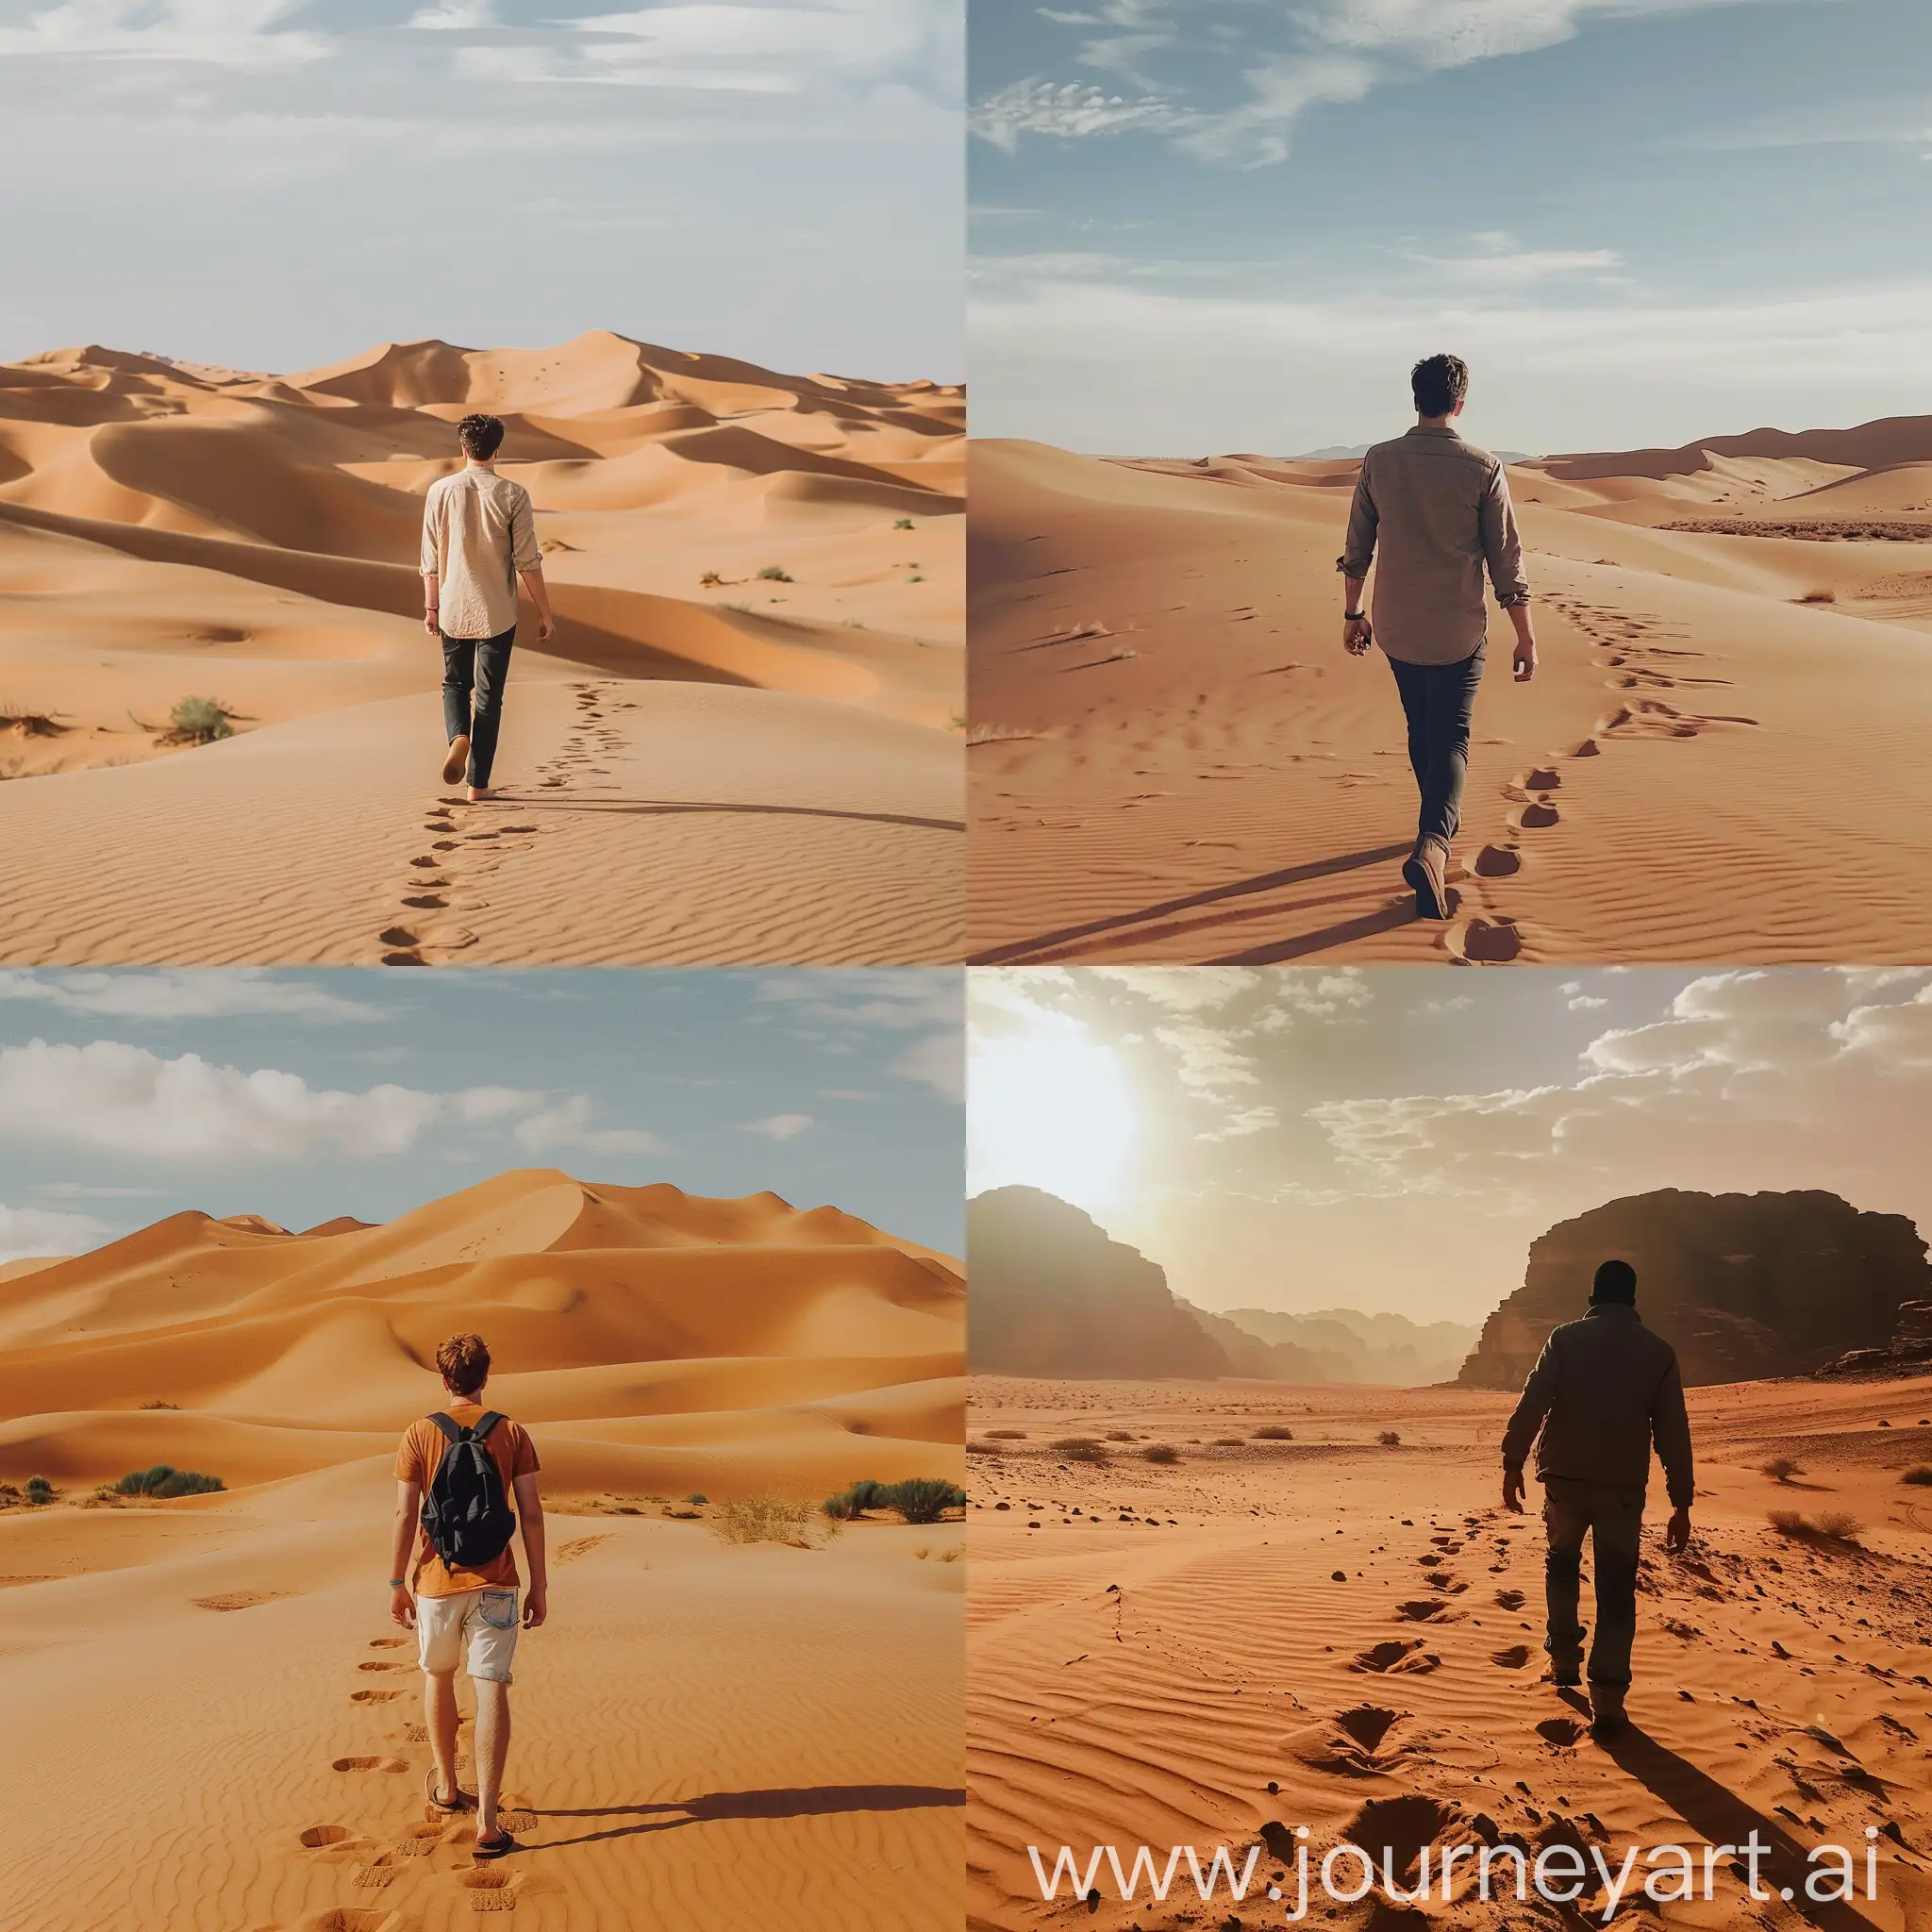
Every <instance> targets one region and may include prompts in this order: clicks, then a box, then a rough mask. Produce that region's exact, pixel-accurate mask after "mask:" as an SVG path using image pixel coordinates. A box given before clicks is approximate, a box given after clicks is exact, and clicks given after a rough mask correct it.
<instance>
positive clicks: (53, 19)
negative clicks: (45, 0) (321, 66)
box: [0, 0, 329, 68]
mask: <svg viewBox="0 0 1932 1932" xmlns="http://www.w3.org/2000/svg"><path fill="white" fill-rule="evenodd" d="M303 10H304V6H303V0H67V4H65V5H63V6H58V7H48V8H42V9H41V11H39V12H38V13H34V14H31V15H29V17H28V22H27V25H25V26H0V59H6V58H26V57H31V56H35V55H41V56H61V57H66V58H75V57H84V58H93V59H98V58H101V57H103V56H115V57H119V58H123V59H135V60H174V61H184V62H189V63H193V64H203V65H210V66H216V67H235V68H265V67H289V66H300V65H302V64H304V63H306V62H308V61H311V60H319V59H322V58H324V57H325V55H326V54H327V53H328V51H329V44H328V42H327V40H326V39H325V37H324V36H323V35H321V34H317V33H310V32H307V31H297V30H293V29H291V28H287V27H283V26H280V25H277V23H279V22H281V21H284V20H286V19H288V18H289V16H290V15H291V14H294V13H298V12H301V11H303Z"/></svg>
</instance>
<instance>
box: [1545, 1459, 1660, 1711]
mask: <svg viewBox="0 0 1932 1932" xmlns="http://www.w3.org/2000/svg"><path fill="white" fill-rule="evenodd" d="M1543 1529H1544V1532H1545V1534H1546V1535H1547V1536H1548V1538H1549V1554H1548V1556H1547V1557H1546V1558H1545V1560H1544V1565H1543V1583H1544V1589H1545V1592H1546V1594H1547V1598H1548V1602H1549V1614H1550V1625H1549V1639H1548V1644H1547V1648H1548V1650H1549V1653H1550V1661H1551V1663H1552V1664H1555V1665H1556V1666H1557V1667H1558V1668H1559V1669H1560V1668H1562V1667H1564V1666H1568V1667H1569V1668H1570V1669H1572V1670H1574V1669H1575V1668H1576V1666H1577V1665H1579V1664H1580V1663H1581V1662H1582V1661H1583V1625H1582V1624H1581V1623H1580V1622H1579V1621H1578V1618H1577V1611H1578V1608H1579V1605H1578V1601H1577V1600H1578V1598H1579V1597H1580V1595H1581V1594H1582V1590H1583V1539H1584V1538H1585V1536H1588V1537H1589V1538H1590V1540H1591V1568H1592V1569H1593V1570H1594V1571H1595V1572H1596V1641H1595V1642H1593V1643H1592V1644H1591V1646H1590V1681H1591V1683H1592V1684H1607V1685H1611V1686H1614V1687H1615V1688H1616V1689H1618V1690H1622V1689H1624V1688H1626V1687H1627V1686H1628V1684H1629V1682H1630V1646H1631V1644H1632V1643H1633V1642H1634V1641H1635V1640H1636V1637H1637V1559H1638V1552H1639V1546H1640V1539H1641V1533H1642V1529H1643V1491H1641V1490H1617V1489H1611V1488H1610V1487H1609V1486H1608V1485H1607V1484H1605V1483H1586V1482H1576V1481H1573V1480H1570V1479H1568V1478H1565V1477H1562V1476H1545V1477H1544V1478H1543Z"/></svg>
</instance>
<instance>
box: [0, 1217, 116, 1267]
mask: <svg viewBox="0 0 1932 1932" xmlns="http://www.w3.org/2000/svg"><path fill="white" fill-rule="evenodd" d="M106 1232H107V1224H105V1223H104V1222H99V1221H96V1220H95V1219H94V1218H93V1216H92V1215H91V1214H71V1213H66V1212H63V1211H62V1210H61V1209H59V1208H9V1207H8V1206H7V1204H6V1203H5V1202H0V1266H4V1265H5V1264H6V1263H7V1262H8V1261H24V1260H26V1259H28V1258H29V1257H32V1256H36V1255H74V1254H78V1253H80V1252H81V1251H82V1250H83V1249H85V1248H90V1247H92V1246H93V1244H94V1242H95V1241H97V1240H98V1239H99V1238H100V1237H101V1236H102V1235H103V1234H105V1233H106Z"/></svg>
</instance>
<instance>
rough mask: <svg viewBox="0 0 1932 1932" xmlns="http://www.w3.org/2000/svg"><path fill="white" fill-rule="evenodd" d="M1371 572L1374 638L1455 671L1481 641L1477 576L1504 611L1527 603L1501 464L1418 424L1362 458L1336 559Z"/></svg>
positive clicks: (1353, 572)
mask: <svg viewBox="0 0 1932 1932" xmlns="http://www.w3.org/2000/svg"><path fill="white" fill-rule="evenodd" d="M1372 558H1379V561H1378V562H1377V564H1376V569H1375V592H1374V624H1375V636H1376V640H1377V641H1379V642H1380V644H1381V646H1382V648H1383V650H1384V651H1386V652H1387V653H1388V654H1389V656H1390V657H1391V658H1400V659H1402V660H1403V661H1404V662H1406V663H1410V664H1457V663H1460V662H1461V661H1462V660H1463V659H1464V658H1467V657H1468V656H1469V655H1470V654H1471V652H1473V651H1474V649H1475V647H1476V646H1477V644H1479V643H1480V642H1482V641H1483V634H1484V630H1485V627H1486V620H1485V613H1484V606H1483V568H1484V565H1485V564H1487V565H1488V566H1489V571H1490V575H1491V580H1492V581H1493V583H1494V585H1495V589H1496V594H1497V596H1498V597H1499V598H1500V599H1501V600H1502V601H1503V602H1504V603H1506V604H1508V603H1521V602H1523V601H1524V600H1526V599H1527V597H1528V595H1529V584H1528V580H1527V579H1526V578H1525V577H1524V574H1523V544H1522V541H1521V539H1520V537H1519V536H1518V534H1517V529H1516V517H1515V511H1514V509H1513V508H1512V507H1511V504H1510V501H1509V485H1508V482H1507V478H1506V477H1505V475H1504V473H1503V465H1502V464H1501V463H1500V462H1499V461H1498V460H1497V459H1496V458H1494V457H1492V456H1491V454H1490V453H1489V451H1488V450H1486V449H1479V448H1477V446H1476V445H1475V444H1474V443H1473V442H1468V441H1464V439H1463V438H1462V437H1460V436H1459V435H1457V432H1456V431H1455V430H1454V429H1451V428H1447V427H1443V428H1435V427H1424V426H1422V425H1418V426H1417V427H1415V428H1413V429H1411V430H1409V431H1408V432H1407V434H1406V435H1403V436H1398V437H1395V438H1393V439H1392V440H1391V441H1388V442H1378V443H1376V444H1375V445H1374V448H1373V449H1371V450H1370V451H1369V453H1368V455H1367V456H1366V457H1364V458H1362V467H1361V475H1359V477H1358V478H1357V483H1356V492H1355V502H1354V506H1353V508H1352V509H1351V511H1350V514H1349V520H1348V536H1347V539H1346V541H1345V545H1344V548H1343V551H1342V557H1341V567H1342V570H1343V572H1344V573H1345V574H1346V575H1349V576H1351V577H1355V578H1357V579H1359V578H1361V577H1365V576H1367V575H1368V574H1369V564H1370V561H1371V559H1372Z"/></svg>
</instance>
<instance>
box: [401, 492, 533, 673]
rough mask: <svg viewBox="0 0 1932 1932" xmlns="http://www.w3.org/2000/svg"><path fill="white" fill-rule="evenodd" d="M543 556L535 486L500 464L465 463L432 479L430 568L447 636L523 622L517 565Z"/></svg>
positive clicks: (426, 515)
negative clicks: (533, 506)
mask: <svg viewBox="0 0 1932 1932" xmlns="http://www.w3.org/2000/svg"><path fill="white" fill-rule="evenodd" d="M542 561H543V553H542V552H541V550H539V549H538V547H537V525H536V519H535V518H534V517H533V516H532V514H531V511H530V492H529V491H527V490H525V488H524V486H523V485H522V484H521V483H512V482H510V481H509V480H508V478H507V477H504V476H499V475H497V474H496V473H495V472H494V471H493V470H483V469H468V468H466V469H461V470H458V471H457V473H456V474H455V475H451V476H441V477H439V478H438V479H437V480H436V481H435V482H434V483H432V484H431V485H430V486H429V494H428V496H427V498H426V499H425V502H424V505H423V561H422V565H421V569H422V574H423V575H425V577H426V576H434V577H435V578H436V580H437V619H436V621H437V624H438V625H439V626H440V627H441V631H442V634H443V636H444V637H446V638H494V637H501V636H502V635H503V633H504V632H505V631H507V630H514V629H515V628H516V625H517V573H518V572H519V571H524V570H536V569H538V568H540V567H541V564H542Z"/></svg>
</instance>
